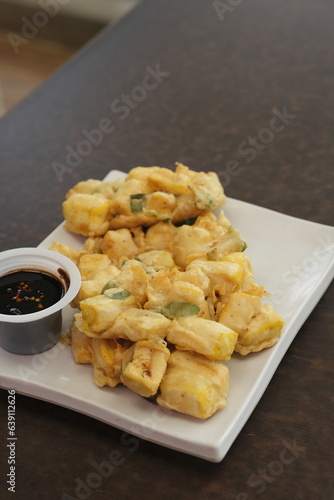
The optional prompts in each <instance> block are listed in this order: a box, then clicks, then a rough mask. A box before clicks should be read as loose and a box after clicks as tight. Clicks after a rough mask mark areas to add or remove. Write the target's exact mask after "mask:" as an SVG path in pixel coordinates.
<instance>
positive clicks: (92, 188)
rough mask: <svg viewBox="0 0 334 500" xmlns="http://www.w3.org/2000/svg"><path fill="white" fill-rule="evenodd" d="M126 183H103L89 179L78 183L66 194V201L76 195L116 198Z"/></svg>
mask: <svg viewBox="0 0 334 500" xmlns="http://www.w3.org/2000/svg"><path fill="white" fill-rule="evenodd" d="M123 182H124V181H122V180H117V181H114V182H107V181H101V180H97V179H88V180H86V181H80V182H78V183H77V184H76V185H75V186H73V188H71V189H70V190H69V191H68V192H67V193H66V199H68V198H69V197H70V196H72V195H73V194H75V193H82V194H100V195H103V196H105V197H106V198H110V199H112V198H114V196H115V192H116V191H117V190H118V189H119V187H120V185H121V184H122V183H123Z"/></svg>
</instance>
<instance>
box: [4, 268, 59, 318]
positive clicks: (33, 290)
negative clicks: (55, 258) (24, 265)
mask: <svg viewBox="0 0 334 500" xmlns="http://www.w3.org/2000/svg"><path fill="white" fill-rule="evenodd" d="M63 295H64V287H63V285H62V283H61V281H60V280H59V279H58V278H56V277H55V276H53V275H52V274H49V273H47V272H45V271H40V270H38V269H18V270H16V271H12V272H10V273H8V274H5V275H4V276H1V277H0V313H1V314H10V315H18V314H31V313H34V312H38V311H42V310H43V309H46V308H47V307H50V306H52V305H53V304H55V303H56V302H58V300H60V299H61V297H62V296H63Z"/></svg>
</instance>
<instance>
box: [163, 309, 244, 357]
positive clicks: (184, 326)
mask: <svg viewBox="0 0 334 500" xmlns="http://www.w3.org/2000/svg"><path fill="white" fill-rule="evenodd" d="M166 338H167V341H168V342H171V343H172V344H174V345H175V346H176V347H177V349H179V350H182V351H194V352H197V353H199V354H203V355H204V356H207V357H208V358H211V359H217V360H223V361H227V360H229V359H230V358H231V355H232V353H233V351H234V349H235V345H236V342H237V339H238V334H237V333H236V332H235V331H233V330H231V329H230V328H228V327H227V326H225V325H222V324H219V323H217V322H216V321H211V320H208V319H204V318H198V317H197V316H186V317H183V318H177V319H175V320H173V322H172V325H171V327H170V329H169V330H168V333H167V337H166Z"/></svg>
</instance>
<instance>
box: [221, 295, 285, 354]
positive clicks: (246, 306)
mask: <svg viewBox="0 0 334 500" xmlns="http://www.w3.org/2000/svg"><path fill="white" fill-rule="evenodd" d="M218 321H219V323H222V324H223V325H225V326H228V327H229V328H232V329H233V330H235V331H236V332H237V333H238V340H237V343H236V346H235V350H236V352H238V353H239V354H242V355H243V356H245V355H246V354H249V353H250V352H258V351H261V350H262V349H265V348H267V347H271V346H273V345H274V344H276V342H277V341H278V339H279V338H280V336H281V333H282V328H283V325H284V321H283V319H282V317H281V316H280V315H279V314H278V313H277V312H276V311H275V310H274V309H273V308H272V307H271V305H270V304H262V303H261V299H260V297H258V296H253V295H249V294H246V293H243V292H236V293H232V294H231V295H230V296H229V298H228V300H227V302H226V304H225V305H224V307H223V309H222V312H221V314H220V316H219V319H218Z"/></svg>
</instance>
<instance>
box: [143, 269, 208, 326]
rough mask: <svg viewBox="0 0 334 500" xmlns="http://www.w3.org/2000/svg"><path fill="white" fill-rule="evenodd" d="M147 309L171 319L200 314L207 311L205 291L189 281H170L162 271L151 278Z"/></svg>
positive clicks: (148, 288) (148, 287)
mask: <svg viewBox="0 0 334 500" xmlns="http://www.w3.org/2000/svg"><path fill="white" fill-rule="evenodd" d="M146 293H147V298H148V300H147V302H146V303H145V304H144V308H145V309H152V310H155V311H156V312H160V313H162V314H164V315H165V316H167V317H169V318H173V317H181V316H187V315H192V314H196V315H197V314H200V313H201V312H202V311H204V310H205V309H206V301H205V296H204V293H203V290H201V288H199V287H197V286H195V285H193V284H192V283H189V282H187V281H181V280H179V281H174V282H171V281H170V280H169V277H168V274H167V272H165V271H163V270H161V271H158V272H157V273H156V274H154V275H152V276H150V279H149V281H148V286H147V291H146Z"/></svg>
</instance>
